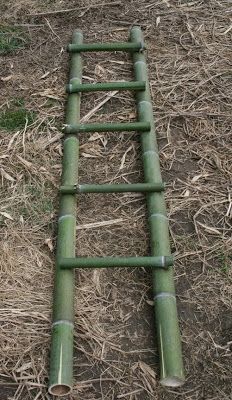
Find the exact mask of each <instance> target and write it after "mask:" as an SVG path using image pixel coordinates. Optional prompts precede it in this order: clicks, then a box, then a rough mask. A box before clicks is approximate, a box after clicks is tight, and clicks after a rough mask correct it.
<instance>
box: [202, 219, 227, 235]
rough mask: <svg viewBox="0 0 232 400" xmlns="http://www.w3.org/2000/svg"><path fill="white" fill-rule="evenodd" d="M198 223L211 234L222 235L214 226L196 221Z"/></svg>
mask: <svg viewBox="0 0 232 400" xmlns="http://www.w3.org/2000/svg"><path fill="white" fill-rule="evenodd" d="M197 223H198V225H200V226H202V228H204V229H205V230H206V231H207V232H208V233H211V234H212V235H220V236H221V235H222V234H221V232H220V231H219V230H218V229H216V228H212V227H211V226H207V225H205V224H202V223H201V222H199V221H197Z"/></svg>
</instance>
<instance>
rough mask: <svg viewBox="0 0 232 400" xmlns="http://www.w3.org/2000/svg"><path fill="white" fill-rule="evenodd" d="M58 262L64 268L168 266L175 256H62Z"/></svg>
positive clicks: (171, 263)
mask: <svg viewBox="0 0 232 400" xmlns="http://www.w3.org/2000/svg"><path fill="white" fill-rule="evenodd" d="M58 264H59V266H60V268H62V269H72V268H115V267H119V268H120V267H152V268H168V267H170V266H172V265H173V257H172V256H156V257H155V256H154V257H75V258H61V259H60V260H59V262H58Z"/></svg>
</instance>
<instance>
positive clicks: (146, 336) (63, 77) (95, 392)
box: [0, 0, 232, 400]
mask: <svg viewBox="0 0 232 400" xmlns="http://www.w3.org/2000/svg"><path fill="white" fill-rule="evenodd" d="M109 3H110V4H109ZM116 3H120V4H116ZM99 4H100V5H99V6H98V5H97V4H96V3H95V2H92V1H88V2H86V1H81V2H78V7H77V4H76V2H75V1H66V2H64V1H59V2H57V1H52V2H43V4H42V5H41V4H39V2H36V1H35V2H33V4H32V2H31V1H29V0H20V1H15V2H12V1H10V2H8V3H6V4H4V5H2V6H1V7H2V14H3V18H4V25H7V26H12V25H14V26H17V27H20V29H22V30H24V31H25V36H26V37H27V43H25V44H24V49H15V50H14V51H13V52H11V53H10V54H5V55H4V57H1V78H3V79H1V81H0V84H1V92H0V101H1V111H2V112H5V111H6V110H12V104H13V102H14V101H15V99H18V100H20V101H22V100H23V107H24V110H25V115H27V114H28V113H33V120H30V121H28V119H27V118H25V125H24V127H23V128H21V127H19V129H15V130H13V131H7V130H5V129H2V131H1V136H0V140H1V150H0V163H1V165H0V171H1V179H2V180H1V185H2V187H1V191H2V196H1V204H0V224H1V233H0V240H1V243H0V246H1V255H0V266H1V276H0V279H1V288H2V292H1V295H0V302H1V306H0V321H1V325H0V351H1V364H0V398H1V400H21V399H25V400H27V399H28V400H29V399H34V400H39V399H41V400H42V399H49V396H48V395H47V390H46V388H47V379H48V358H49V346H50V326H51V304H52V287H53V276H54V270H53V266H54V251H55V250H54V249H55V243H56V223H57V210H58V201H57V193H58V186H59V179H60V173H61V155H62V144H61V135H60V127H61V125H62V123H63V116H64V105H65V94H64V85H65V84H66V82H67V73H68V56H67V54H66V53H65V50H64V49H65V47H66V45H67V44H68V43H69V41H70V37H71V34H72V31H73V30H74V29H75V28H81V29H82V30H83V32H84V39H85V40H86V41H89V42H95V41H107V42H108V41H118V40H127V37H128V30H129V29H130V27H131V26H132V25H133V24H140V25H141V26H142V28H143V30H144V34H145V39H146V43H147V45H148V52H147V60H148V66H149V76H150V83H151V91H152V98H153V107H154V115H155V119H156V129H157V136H158V141H159V148H160V160H161V166H162V175H163V178H164V181H166V182H167V189H166V202H167V208H168V213H169V219H170V233H171V240H172V250H173V252H174V253H175V258H176V263H175V281H176V288H177V298H178V309H179V316H180V322H181V331H182V339H183V351H184V363H185V369H186V376H187V382H186V384H185V386H184V387H183V388H181V389H178V390H168V389H164V388H162V387H160V385H159V383H158V377H159V370H158V356H157V348H156V342H155V329H154V321H153V317H154V315H153V303H152V291H151V275H150V271H145V270H137V269H135V270H133V271H131V270H128V269H124V270H114V271H108V270H101V271H88V272H83V271H79V272H77V273H76V320H75V359H74V366H75V376H74V379H75V385H74V392H73V395H72V396H71V398H72V399H75V400H77V399H104V400H108V399H124V398H125V399H130V400H136V399H137V400H140V399H141V400H142V399H143V400H144V399H152V400H154V399H157V400H161V399H165V400H166V399H167V400H171V399H172V400H173V399H179V398H182V399H185V400H187V399H191V400H195V399H196V400H199V399H204V400H219V399H220V400H222V399H225V400H228V399H229V398H231V377H232V376H231V373H232V371H231V362H230V359H231V308H232V307H231V283H232V282H231V258H230V257H231V256H230V252H229V250H230V248H231V212H232V205H231V204H232V203H231V191H230V186H229V185H230V182H231V159H232V155H231V105H230V103H231V89H232V87H231V85H232V84H231V72H230V68H231V65H230V64H231V63H230V58H231V56H230V46H231V32H232V31H231V29H230V25H231V21H230V12H231V7H230V2H229V1H220V2H218V1H208V2H201V1H194V2H186V1H172V2H170V1H153V2H145V1H134V2H114V1H112V2H108V3H106V2H105V3H103V2H101V3H99ZM72 8H76V11H65V10H67V9H72ZM59 10H63V11H62V12H58V13H57V11H59ZM51 12H52V13H51ZM41 13H43V15H39V14H41ZM23 37H24V36H23ZM131 73H132V68H131V60H130V57H128V56H125V55H124V54H121V53H119V54H114V53H112V54H111V53H110V54H103V53H102V54H97V56H96V55H94V54H89V55H86V56H85V57H84V71H83V75H84V77H83V80H84V82H97V81H109V80H118V79H131V77H132V75H131ZM106 96H108V94H106V93H104V94H102V93H97V94H95V95H92V94H91V95H90V94H86V95H85V96H83V98H82V105H81V116H82V118H83V120H84V118H87V117H88V113H89V112H90V111H91V110H93V109H94V108H95V107H97V106H98V105H99V104H100V103H101V102H102V101H103V100H106V101H105V103H104V104H103V105H102V106H101V107H99V108H98V109H97V111H96V112H95V113H94V114H93V115H92V116H91V118H90V119H89V121H113V120H115V121H132V120H134V119H135V118H136V116H135V113H134V110H135V109H134V100H133V98H132V97H131V96H129V95H128V94H126V93H114V94H113V96H112V97H111V98H109V97H108V98H107V97H106ZM30 115H31V114H30ZM80 153H81V157H80V169H79V180H80V182H81V183H90V182H98V183H107V182H112V183H119V182H124V183H126V182H127V183H133V182H139V181H142V180H143V174H142V168H141V167H142V165H141V159H140V144H139V138H138V136H136V135H134V134H126V133H120V134H118V133H117V134H102V135H100V136H99V137H97V136H96V135H95V136H93V135H91V134H89V135H85V136H83V137H81V147H80ZM77 206H78V225H79V229H78V231H77V238H78V240H77V251H78V253H79V254H80V255H99V256H101V255H145V254H147V253H148V251H149V245H148V232H147V227H146V208H145V204H144V199H143V197H142V196H140V195H139V196H137V195H135V194H133V195H128V194H123V195H107V196H102V195H82V196H80V198H79V200H78V205H77ZM107 221H108V225H105V222H107ZM109 221H110V222H109ZM92 223H96V226H95V227H91V226H90V225H89V224H92ZM9 384H10V385H12V386H11V387H8V386H7V385H9ZM13 385H16V386H13Z"/></svg>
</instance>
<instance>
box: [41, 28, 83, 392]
mask: <svg viewBox="0 0 232 400" xmlns="http://www.w3.org/2000/svg"><path fill="white" fill-rule="evenodd" d="M72 41H73V43H75V44H81V43H82V41H83V37H82V33H81V32H80V31H78V30H77V31H75V32H74V34H73V38H72ZM81 75H82V62H81V56H80V54H78V53H74V54H73V55H72V57H71V68H70V80H72V79H75V81H78V82H79V83H80V82H81ZM79 122H80V94H76V93H74V94H70V95H69V96H68V101H67V109H66V123H67V124H78V123H79ZM63 149H64V151H63V173H62V179H61V181H62V185H64V186H65V185H75V183H76V181H77V177H78V150H79V140H78V137H77V136H69V135H67V136H66V137H65V139H64V144H63ZM75 232H76V196H75V194H67V195H65V196H63V195H61V198H60V210H59V220H58V237H57V254H56V273H55V287H54V305H53V325H52V342H51V356H50V382H49V389H48V390H49V393H50V394H52V395H55V396H65V395H68V394H69V393H70V392H71V389H72V378H73V320H74V309H73V307H74V272H73V270H64V269H61V268H60V266H59V259H60V258H62V257H75Z"/></svg>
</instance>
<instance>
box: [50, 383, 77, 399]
mask: <svg viewBox="0 0 232 400" xmlns="http://www.w3.org/2000/svg"><path fill="white" fill-rule="evenodd" d="M48 392H49V394H51V395H52V396H57V397H62V396H67V395H69V394H70V393H71V392H72V388H71V386H69V385H66V384H64V383H56V384H54V385H51V386H50V387H49V389H48Z"/></svg>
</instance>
